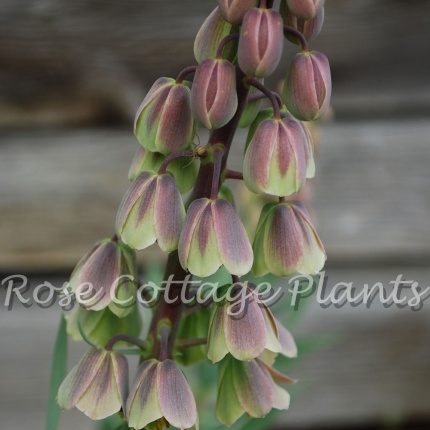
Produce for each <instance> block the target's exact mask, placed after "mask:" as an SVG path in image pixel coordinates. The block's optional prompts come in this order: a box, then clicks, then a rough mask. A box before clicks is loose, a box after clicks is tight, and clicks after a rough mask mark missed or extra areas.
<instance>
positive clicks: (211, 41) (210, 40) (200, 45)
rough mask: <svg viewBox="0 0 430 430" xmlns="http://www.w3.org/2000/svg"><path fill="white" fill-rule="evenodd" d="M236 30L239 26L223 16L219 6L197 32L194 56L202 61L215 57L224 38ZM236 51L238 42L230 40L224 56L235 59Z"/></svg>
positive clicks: (227, 58) (199, 61) (230, 59)
mask: <svg viewBox="0 0 430 430" xmlns="http://www.w3.org/2000/svg"><path fill="white" fill-rule="evenodd" d="M236 31H237V27H236V26H233V25H231V24H230V23H229V22H227V21H226V20H225V19H224V18H223V17H222V16H221V14H220V11H219V7H218V6H217V7H216V8H215V9H214V10H213V11H212V12H211V13H210V15H209V16H208V17H207V18H206V20H205V21H204V23H203V25H202V26H201V27H200V29H199V31H198V33H197V36H196V39H195V42H194V56H195V58H196V60H197V62H198V63H201V62H202V61H204V60H206V59H208V58H215V57H216V55H217V51H218V46H219V44H220V43H221V41H222V39H224V37H226V36H228V35H229V34H231V33H234V32H236ZM236 51H237V43H234V42H230V43H228V44H227V46H226V47H225V49H224V50H223V55H222V57H223V58H225V59H226V60H229V61H233V59H234V58H235V57H236Z"/></svg>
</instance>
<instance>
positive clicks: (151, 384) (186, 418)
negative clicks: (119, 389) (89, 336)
mask: <svg viewBox="0 0 430 430" xmlns="http://www.w3.org/2000/svg"><path fill="white" fill-rule="evenodd" d="M126 417H127V421H128V425H129V426H130V427H132V428H135V429H142V428H144V427H145V428H146V427H147V426H150V425H151V424H155V425H157V424H164V425H166V426H167V427H169V426H174V427H176V428H178V429H188V428H191V427H193V426H195V425H196V423H197V409H196V402H195V400H194V396H193V393H192V392H191V389H190V387H189V385H188V382H187V380H186V379H185V376H184V375H183V373H182V372H181V371H180V370H179V368H178V367H177V366H176V364H175V363H174V362H173V361H172V360H164V361H157V360H155V359H151V360H147V361H144V362H143V363H142V364H141V365H140V366H139V368H138V371H137V375H136V377H135V379H134V382H133V386H132V388H131V390H130V395H129V397H128V399H127V406H126ZM157 428H161V425H160V426H158V425H157Z"/></svg>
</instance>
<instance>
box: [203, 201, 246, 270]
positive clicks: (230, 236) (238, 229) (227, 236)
mask: <svg viewBox="0 0 430 430" xmlns="http://www.w3.org/2000/svg"><path fill="white" fill-rule="evenodd" d="M211 207H212V216H213V224H214V227H215V233H216V238H217V241H218V247H219V255H220V258H221V261H222V264H224V266H225V268H226V269H227V270H228V271H229V272H230V273H231V274H232V275H237V276H242V275H245V274H246V273H248V272H249V271H250V270H251V267H252V262H253V258H254V256H253V253H252V247H251V244H250V243H249V239H248V235H247V234H246V231H245V228H244V227H243V225H242V222H241V221H240V219H239V217H238V215H237V214H236V212H235V210H234V209H233V207H232V206H231V204H230V203H229V202H227V200H224V199H217V200H215V201H214V202H213V203H212V205H211Z"/></svg>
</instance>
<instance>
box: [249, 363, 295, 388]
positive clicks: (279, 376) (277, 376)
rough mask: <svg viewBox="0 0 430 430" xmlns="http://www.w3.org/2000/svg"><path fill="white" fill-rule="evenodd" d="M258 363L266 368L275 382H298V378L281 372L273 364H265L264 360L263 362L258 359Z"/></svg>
mask: <svg viewBox="0 0 430 430" xmlns="http://www.w3.org/2000/svg"><path fill="white" fill-rule="evenodd" d="M256 363H257V364H258V366H259V367H260V368H261V369H263V370H266V371H267V372H268V373H269V375H270V377H271V378H272V379H273V380H274V381H275V382H280V383H283V384H295V383H296V382H297V380H296V379H293V378H290V377H289V376H287V375H284V374H283V373H281V372H278V371H277V370H276V369H274V368H273V367H272V366H268V365H267V364H265V363H264V362H262V361H260V360H256Z"/></svg>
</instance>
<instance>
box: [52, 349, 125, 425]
mask: <svg viewBox="0 0 430 430" xmlns="http://www.w3.org/2000/svg"><path fill="white" fill-rule="evenodd" d="M127 391H128V363H127V359H126V358H125V357H124V356H123V355H121V354H119V353H117V352H113V351H106V350H104V349H101V348H92V349H90V350H89V351H88V352H87V353H86V354H85V355H84V356H83V357H82V359H81V361H80V362H79V363H78V364H77V365H76V366H75V367H74V368H73V370H72V371H71V372H70V373H69V374H68V375H67V376H66V378H65V379H64V381H63V383H62V384H61V386H60V388H59V390H58V398H57V399H58V404H59V405H60V407H61V408H62V409H65V410H70V409H72V408H73V407H75V406H76V407H77V408H78V409H79V410H80V411H82V412H84V413H85V415H87V416H88V417H90V418H91V419H93V420H100V419H103V418H106V417H108V416H110V415H113V414H115V413H116V412H118V411H119V410H120V409H121V408H123V409H124V407H125V401H126V395H127Z"/></svg>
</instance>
